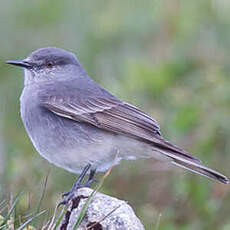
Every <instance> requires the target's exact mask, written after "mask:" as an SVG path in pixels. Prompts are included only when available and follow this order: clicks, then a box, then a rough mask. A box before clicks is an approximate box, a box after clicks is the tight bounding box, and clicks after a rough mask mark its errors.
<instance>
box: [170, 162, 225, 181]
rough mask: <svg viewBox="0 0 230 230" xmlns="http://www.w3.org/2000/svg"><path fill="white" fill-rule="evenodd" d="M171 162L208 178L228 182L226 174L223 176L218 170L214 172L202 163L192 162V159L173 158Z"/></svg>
mask: <svg viewBox="0 0 230 230" xmlns="http://www.w3.org/2000/svg"><path fill="white" fill-rule="evenodd" d="M172 163H173V164H174V165H177V166H179V167H181V168H185V169H187V170H189V171H192V172H195V173H197V174H200V175H202V176H206V177H208V178H211V179H214V180H218V181H220V182H222V183H224V184H229V180H228V178H227V177H226V176H224V175H223V174H221V173H219V172H216V171H215V170H213V169H210V168H208V167H205V166H204V165H202V164H199V163H196V162H192V161H191V162H189V161H188V160H185V159H182V160H178V159H173V162H172Z"/></svg>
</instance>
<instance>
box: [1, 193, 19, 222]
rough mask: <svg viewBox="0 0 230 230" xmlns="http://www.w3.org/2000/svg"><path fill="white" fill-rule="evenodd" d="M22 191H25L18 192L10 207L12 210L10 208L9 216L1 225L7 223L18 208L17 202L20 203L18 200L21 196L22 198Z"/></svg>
mask: <svg viewBox="0 0 230 230" xmlns="http://www.w3.org/2000/svg"><path fill="white" fill-rule="evenodd" d="M22 193H23V192H20V193H18V194H17V195H16V196H15V198H14V202H13V204H12V206H11V207H10V210H9V212H8V214H7V216H6V217H5V220H4V221H3V223H2V224H1V226H2V225H5V224H6V222H7V221H8V220H9V218H10V216H11V214H12V212H13V211H14V210H15V208H16V205H17V203H18V201H19V198H20V196H21V195H22Z"/></svg>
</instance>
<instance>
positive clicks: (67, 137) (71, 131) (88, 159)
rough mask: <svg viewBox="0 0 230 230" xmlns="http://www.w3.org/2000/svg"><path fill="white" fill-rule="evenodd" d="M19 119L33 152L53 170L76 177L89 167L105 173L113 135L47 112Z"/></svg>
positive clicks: (112, 152) (112, 154)
mask: <svg viewBox="0 0 230 230" xmlns="http://www.w3.org/2000/svg"><path fill="white" fill-rule="evenodd" d="M25 117H26V119H25ZM22 118H24V119H23V123H24V125H25V127H26V130H27V133H28V135H29V137H30V139H31V141H32V143H33V145H34V147H35V148H36V150H37V151H38V152H39V153H40V154H41V155H42V156H43V157H44V158H45V159H47V160H48V161H49V162H50V163H53V164H55V165H56V166H59V167H62V168H64V169H66V170H68V171H71V172H75V173H79V172H80V171H81V170H82V169H83V168H84V167H85V166H86V165H87V164H88V163H90V164H91V165H92V167H94V168H97V171H105V170H106V169H107V168H108V167H109V166H110V165H111V164H112V162H113V161H114V159H115V156H116V147H115V146H114V144H113V143H114V142H113V139H114V135H113V134H111V133H109V132H106V131H103V130H100V129H98V128H96V127H94V126H91V125H87V124H85V123H79V122H76V121H72V120H70V119H67V118H62V117H59V116H57V115H55V114H53V113H50V112H49V111H42V110H38V111H36V112H33V113H30V114H27V116H22Z"/></svg>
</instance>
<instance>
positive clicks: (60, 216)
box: [51, 206, 68, 230]
mask: <svg viewBox="0 0 230 230" xmlns="http://www.w3.org/2000/svg"><path fill="white" fill-rule="evenodd" d="M57 207H58V206H57ZM67 210H68V206H65V207H64V208H63V209H62V211H61V212H60V215H59V217H58V219H57V221H56V223H55V225H54V226H53V227H52V228H51V230H56V229H57V227H58V226H59V224H60V223H61V220H62V219H63V217H64V215H65V213H66V212H67Z"/></svg>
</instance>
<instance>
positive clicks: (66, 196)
mask: <svg viewBox="0 0 230 230" xmlns="http://www.w3.org/2000/svg"><path fill="white" fill-rule="evenodd" d="M93 182H97V180H96V179H94V178H92V179H90V180H87V181H86V183H84V184H78V185H77V184H76V183H75V184H74V186H73V188H72V189H70V191H68V192H65V193H63V194H62V197H63V200H62V201H61V202H60V203H59V204H58V206H60V205H66V204H68V203H69V201H70V200H71V199H72V198H73V197H74V194H75V192H76V191H77V190H78V189H79V188H86V187H90V185H91V184H92V183H93Z"/></svg>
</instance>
